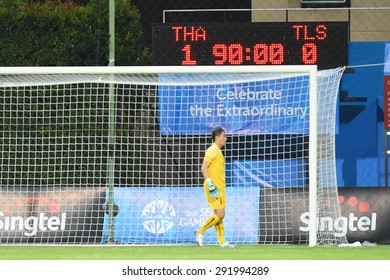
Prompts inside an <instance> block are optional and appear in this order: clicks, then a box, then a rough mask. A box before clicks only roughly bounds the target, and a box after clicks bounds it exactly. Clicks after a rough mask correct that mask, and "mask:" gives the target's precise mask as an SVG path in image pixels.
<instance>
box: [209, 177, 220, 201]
mask: <svg viewBox="0 0 390 280" xmlns="http://www.w3.org/2000/svg"><path fill="white" fill-rule="evenodd" d="M206 182H207V187H208V188H209V193H210V196H211V197H212V198H216V197H218V195H219V189H218V188H217V187H216V186H214V184H213V181H211V179H210V178H207V179H206Z"/></svg>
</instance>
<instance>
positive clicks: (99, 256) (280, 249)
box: [0, 244, 390, 260]
mask: <svg viewBox="0 0 390 280" xmlns="http://www.w3.org/2000/svg"><path fill="white" fill-rule="evenodd" d="M216 259H217V260H218V259H219V260H390V244H379V245H377V246H372V247H366V246H362V247H337V246H316V247H309V246H307V245H237V246H236V247H235V248H219V247H217V246H204V247H198V246H191V245H188V246H124V245H119V246H107V245H101V246H0V260H216Z"/></svg>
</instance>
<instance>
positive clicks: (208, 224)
mask: <svg viewBox="0 0 390 280" xmlns="http://www.w3.org/2000/svg"><path fill="white" fill-rule="evenodd" d="M219 221H221V220H220V219H219V218H218V216H217V215H216V214H214V215H212V216H210V217H209V218H208V219H207V221H206V222H205V223H204V224H203V226H202V227H201V228H200V229H199V230H198V233H200V234H203V233H204V232H205V231H206V229H208V228H209V227H212V226H215V225H216V224H217V223H218V222H219Z"/></svg>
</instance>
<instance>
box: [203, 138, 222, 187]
mask: <svg viewBox="0 0 390 280" xmlns="http://www.w3.org/2000/svg"><path fill="white" fill-rule="evenodd" d="M204 160H205V161H207V162H210V163H211V164H210V166H209V169H208V171H209V176H210V178H211V180H212V181H213V183H214V185H215V186H216V187H217V188H218V189H219V190H221V191H224V190H225V187H226V175H225V158H224V156H223V154H222V151H221V149H220V148H219V147H218V146H217V144H215V143H213V144H212V145H211V146H210V147H209V148H208V149H207V150H206V154H205V156H204Z"/></svg>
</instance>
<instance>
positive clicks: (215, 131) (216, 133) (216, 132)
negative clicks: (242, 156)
mask: <svg viewBox="0 0 390 280" xmlns="http://www.w3.org/2000/svg"><path fill="white" fill-rule="evenodd" d="M222 132H225V130H224V129H223V128H222V127H220V126H217V127H216V128H214V129H213V131H212V132H211V139H212V140H213V142H214V141H215V138H216V137H217V136H219V135H221V134H222Z"/></svg>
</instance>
